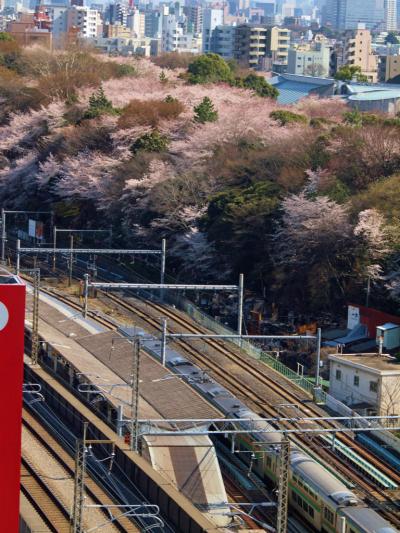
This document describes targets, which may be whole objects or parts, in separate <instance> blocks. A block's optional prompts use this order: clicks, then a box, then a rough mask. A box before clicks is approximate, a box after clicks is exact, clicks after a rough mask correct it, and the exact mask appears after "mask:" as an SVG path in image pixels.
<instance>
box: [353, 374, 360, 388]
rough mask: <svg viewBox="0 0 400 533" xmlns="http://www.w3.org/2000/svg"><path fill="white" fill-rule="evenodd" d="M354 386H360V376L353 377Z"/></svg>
mask: <svg viewBox="0 0 400 533" xmlns="http://www.w3.org/2000/svg"><path fill="white" fill-rule="evenodd" d="M353 383H354V386H355V387H358V386H359V385H360V376H354V381H353Z"/></svg>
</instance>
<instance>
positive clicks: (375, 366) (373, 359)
mask: <svg viewBox="0 0 400 533" xmlns="http://www.w3.org/2000/svg"><path fill="white" fill-rule="evenodd" d="M328 359H331V360H333V361H336V362H338V361H340V362H341V363H343V364H347V365H351V366H353V365H355V366H360V367H364V368H368V369H369V370H373V371H375V372H378V373H379V374H382V373H384V374H386V373H388V374H393V373H394V374H399V376H400V363H399V362H398V361H397V360H396V359H391V358H389V357H388V356H385V355H378V354H371V353H360V354H343V355H342V354H332V355H329V356H328Z"/></svg>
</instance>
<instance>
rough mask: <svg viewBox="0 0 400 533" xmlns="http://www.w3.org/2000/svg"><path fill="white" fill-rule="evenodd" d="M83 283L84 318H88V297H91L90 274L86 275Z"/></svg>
mask: <svg viewBox="0 0 400 533" xmlns="http://www.w3.org/2000/svg"><path fill="white" fill-rule="evenodd" d="M83 277H84V282H83V317H84V318H87V312H88V297H89V274H84V276H83Z"/></svg>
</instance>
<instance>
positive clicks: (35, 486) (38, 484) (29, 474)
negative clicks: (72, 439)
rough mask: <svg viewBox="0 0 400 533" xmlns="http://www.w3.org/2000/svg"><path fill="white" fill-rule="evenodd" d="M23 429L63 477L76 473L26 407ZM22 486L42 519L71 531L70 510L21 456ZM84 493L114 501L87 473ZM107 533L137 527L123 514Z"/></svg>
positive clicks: (71, 461)
mask: <svg viewBox="0 0 400 533" xmlns="http://www.w3.org/2000/svg"><path fill="white" fill-rule="evenodd" d="M22 425H23V428H24V429H25V430H26V431H28V433H29V434H30V435H31V436H32V437H33V439H34V440H35V441H37V442H39V443H40V446H41V447H43V449H44V450H45V451H46V454H47V455H50V456H51V457H52V458H54V459H55V460H56V461H57V463H58V464H59V465H60V467H61V468H62V469H63V471H65V472H66V476H67V477H68V478H70V479H73V478H74V475H75V460H74V459H73V458H72V457H71V456H70V455H69V454H68V453H67V452H66V451H65V450H64V448H62V446H61V445H60V444H59V443H58V442H57V441H56V439H55V438H54V437H53V436H52V435H51V434H50V433H49V432H48V431H47V430H46V429H45V428H44V427H43V426H42V425H41V424H40V422H38V421H37V420H36V418H34V417H33V416H32V414H30V413H29V412H28V411H27V410H26V409H24V410H23V417H22ZM21 488H22V490H23V492H24V494H25V495H26V496H27V498H28V499H29V501H31V503H32V504H33V506H34V507H35V509H36V511H37V512H38V513H39V515H40V516H41V517H42V518H43V519H44V520H45V522H46V523H47V524H48V525H49V527H50V528H53V529H52V530H53V531H55V532H57V533H63V532H64V531H65V532H69V531H70V516H69V509H67V508H66V507H65V504H64V503H63V502H61V501H60V499H58V498H57V496H56V494H55V492H54V490H53V489H52V487H51V486H50V484H49V483H48V481H46V478H45V477H44V476H43V475H41V474H40V473H39V472H38V471H37V469H36V468H35V465H34V464H33V463H32V461H28V460H27V459H26V458H24V457H23V459H22V475H21ZM85 489H86V496H87V497H88V498H90V500H91V501H92V502H93V503H95V504H102V505H104V504H114V503H115V501H113V500H112V499H111V498H110V497H109V496H108V494H107V493H106V492H105V491H104V490H103V489H102V488H101V487H100V486H99V485H97V483H96V482H95V481H94V480H93V479H92V478H91V477H90V475H87V477H86V480H85ZM101 513H102V515H103V518H102V519H103V520H104V521H105V520H106V519H108V518H109V515H108V513H107V512H106V511H104V512H103V511H101ZM104 531H107V532H110V533H111V532H118V531H119V532H122V533H124V532H125V533H128V532H129V533H133V532H138V531H139V529H138V528H137V527H136V526H135V525H134V524H133V523H132V522H131V521H130V520H129V519H128V518H125V517H121V518H119V519H118V520H116V521H114V522H113V524H112V525H110V526H107V528H105V529H104Z"/></svg>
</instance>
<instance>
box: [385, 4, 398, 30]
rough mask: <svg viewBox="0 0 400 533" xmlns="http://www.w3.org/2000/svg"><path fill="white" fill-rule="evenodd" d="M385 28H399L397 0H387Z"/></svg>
mask: <svg viewBox="0 0 400 533" xmlns="http://www.w3.org/2000/svg"><path fill="white" fill-rule="evenodd" d="M385 29H386V30H387V31H396V30H397V0H385Z"/></svg>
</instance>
